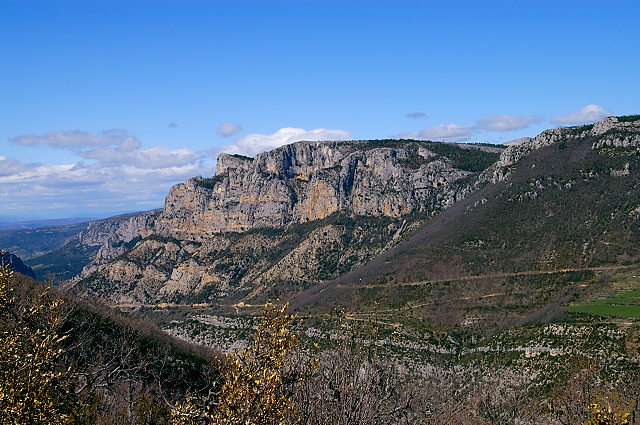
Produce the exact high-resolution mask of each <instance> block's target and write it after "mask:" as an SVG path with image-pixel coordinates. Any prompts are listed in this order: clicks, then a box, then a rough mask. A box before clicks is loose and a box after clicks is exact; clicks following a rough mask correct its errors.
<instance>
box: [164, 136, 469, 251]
mask: <svg viewBox="0 0 640 425" xmlns="http://www.w3.org/2000/svg"><path fill="white" fill-rule="evenodd" d="M379 145H380V146H379V147H378V146H376V144H375V143H372V142H342V143H340V142H298V143H294V144H292V145H288V146H284V147H282V148H279V149H276V150H274V151H272V152H266V153H263V154H259V155H258V156H256V157H255V158H253V159H250V158H246V157H238V156H233V155H227V154H221V155H220V157H219V158H218V167H217V171H216V175H215V176H214V177H212V178H209V179H203V178H201V177H196V178H193V179H190V180H188V181H186V182H185V183H182V184H178V185H176V186H174V187H172V188H171V190H170V191H169V194H168V196H167V198H166V201H165V208H164V211H163V212H162V214H161V215H160V216H159V218H158V222H157V226H156V228H157V229H158V230H161V231H162V232H164V233H167V234H171V235H173V236H175V237H180V238H194V239H201V238H202V237H204V236H206V235H211V234H215V233H220V232H242V231H247V230H249V229H254V228H264V227H283V226H286V225H288V224H289V223H292V222H298V223H304V222H308V221H313V220H321V219H324V218H326V217H328V216H330V215H331V214H334V213H336V212H343V213H353V214H356V215H361V216H374V217H377V216H386V217H401V216H403V215H407V214H410V213H413V212H425V211H429V210H434V209H436V208H434V204H438V205H439V206H440V207H444V206H446V205H449V204H451V203H453V202H455V201H456V199H459V198H461V197H463V196H464V195H465V194H466V191H467V189H466V188H465V187H458V186H456V185H455V184H454V183H455V182H456V181H459V180H462V179H465V178H467V177H469V176H470V175H472V174H473V173H472V172H470V171H465V170H461V169H458V168H455V167H454V166H452V164H451V161H450V160H448V159H447V158H444V157H439V156H438V155H436V154H434V153H433V152H431V151H430V150H429V149H428V147H427V146H424V145H425V144H424V143H423V144H421V143H419V142H406V143H402V144H399V143H396V145H397V147H396V146H394V147H386V146H384V144H383V143H379ZM434 199H436V202H435V203H434V202H433V200H434Z"/></svg>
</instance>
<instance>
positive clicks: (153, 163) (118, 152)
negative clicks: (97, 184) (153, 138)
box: [78, 146, 204, 169]
mask: <svg viewBox="0 0 640 425" xmlns="http://www.w3.org/2000/svg"><path fill="white" fill-rule="evenodd" d="M78 155H79V156H80V157H81V158H84V159H95V160H97V161H99V162H100V163H101V164H103V165H105V166H118V165H132V166H135V167H137V168H144V169H154V168H167V167H181V166H183V165H187V164H193V163H195V162H197V161H198V160H200V159H203V157H204V156H203V154H201V153H199V152H196V151H193V150H191V149H188V148H182V149H173V150H171V149H167V148H166V147H164V146H153V147H150V148H146V149H132V150H123V149H116V148H105V149H92V150H86V151H82V152H79V153H78Z"/></svg>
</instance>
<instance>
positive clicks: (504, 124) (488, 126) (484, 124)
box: [476, 115, 542, 131]
mask: <svg viewBox="0 0 640 425" xmlns="http://www.w3.org/2000/svg"><path fill="white" fill-rule="evenodd" d="M539 122H542V118H541V117H539V116H537V115H525V116H517V115H495V116H492V117H485V118H482V119H480V120H479V121H478V122H477V123H476V128H478V129H481V130H487V131H511V130H520V129H522V128H526V127H528V126H529V125H531V124H533V123H539Z"/></svg>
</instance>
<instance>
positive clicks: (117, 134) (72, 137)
mask: <svg viewBox="0 0 640 425" xmlns="http://www.w3.org/2000/svg"><path fill="white" fill-rule="evenodd" d="M10 140H11V141H12V142H13V143H16V144H18V145H22V146H38V145H46V146H49V147H51V148H55V149H71V150H78V149H84V148H90V147H97V146H100V147H106V146H122V145H125V146H126V147H127V148H128V149H131V147H139V146H140V142H139V141H138V140H137V139H136V138H135V137H133V136H131V135H129V133H128V132H127V131H125V130H118V129H112V130H105V131H102V132H100V133H87V132H85V131H78V130H63V131H49V132H47V133H45V134H44V135H43V136H36V135H27V136H18V137H14V138H12V139H10Z"/></svg>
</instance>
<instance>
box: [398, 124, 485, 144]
mask: <svg viewBox="0 0 640 425" xmlns="http://www.w3.org/2000/svg"><path fill="white" fill-rule="evenodd" d="M471 131H472V128H471V127H468V126H466V125H459V124H455V123H451V124H440V125H437V126H434V127H427V128H425V129H422V130H421V131H415V132H407V133H400V134H398V135H397V136H396V137H398V138H401V139H418V140H433V141H447V142H460V141H463V140H468V139H469V138H470V137H471Z"/></svg>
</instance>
